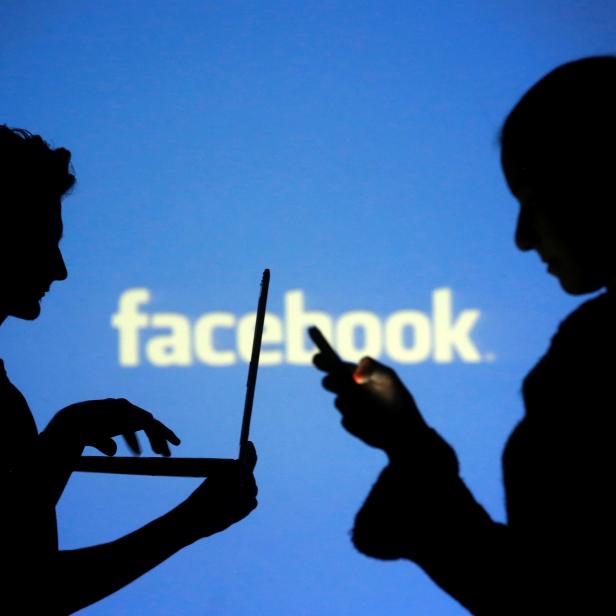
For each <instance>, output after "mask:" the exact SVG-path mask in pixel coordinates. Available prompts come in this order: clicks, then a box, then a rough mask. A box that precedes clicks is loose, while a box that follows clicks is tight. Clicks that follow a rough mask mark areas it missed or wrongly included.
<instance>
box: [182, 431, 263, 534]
mask: <svg viewBox="0 0 616 616" xmlns="http://www.w3.org/2000/svg"><path fill="white" fill-rule="evenodd" d="M256 463H257V452H256V450H255V447H254V445H253V444H252V443H251V442H250V441H248V442H247V444H246V446H245V450H244V456H243V458H242V459H241V460H236V461H234V463H233V464H229V465H227V466H226V467H224V468H223V467H221V468H220V469H219V470H217V471H215V472H213V473H211V474H210V476H209V477H208V478H207V479H206V480H205V481H203V483H202V484H201V485H200V486H199V487H198V488H197V489H196V490H195V491H194V492H193V493H192V494H191V495H190V496H189V497H188V498H187V499H186V500H185V501H184V502H183V503H182V504H181V505H179V506H178V507H177V509H176V513H177V514H178V515H179V516H180V519H179V523H180V524H179V525H178V528H181V529H182V531H183V532H185V533H187V534H188V536H189V540H190V541H196V540H197V539H202V538H203V537H209V536H210V535H213V534H215V533H219V532H222V531H223V530H225V529H226V528H228V527H229V526H231V525H233V524H235V523H236V522H239V521H240V520H242V519H243V518H245V517H246V516H247V515H248V514H249V513H250V512H251V511H252V510H253V509H255V507H256V506H257V484H256V482H255V478H254V475H253V471H254V468H255V465H256Z"/></svg>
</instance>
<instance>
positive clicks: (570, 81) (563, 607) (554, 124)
mask: <svg viewBox="0 0 616 616" xmlns="http://www.w3.org/2000/svg"><path fill="white" fill-rule="evenodd" d="M501 162H502V167H503V171H504V175H505V179H506V181H507V185H508V187H509V189H510V191H511V192H512V194H513V196H514V197H515V198H516V200H517V201H518V203H519V208H520V209H519V216H518V221H517V227H516V230H515V242H516V245H517V246H518V248H519V249H520V250H523V251H529V250H533V251H535V252H537V254H538V255H539V257H540V258H541V260H542V261H543V262H544V263H546V265H547V269H548V272H549V273H550V274H552V275H553V276H555V277H556V278H557V279H558V281H559V283H560V285H561V287H562V288H563V290H564V291H565V292H566V293H569V294H572V295H584V294H588V293H594V292H597V291H602V292H601V293H599V294H598V295H596V296H595V297H593V298H592V299H590V300H589V301H586V302H585V303H583V304H582V305H581V306H580V307H579V308H578V309H577V310H575V311H574V312H573V313H572V314H571V315H569V316H568V317H567V318H566V319H565V320H564V321H563V322H562V323H561V324H560V327H559V328H558V331H557V332H556V334H555V335H554V337H553V338H552V341H551V344H550V346H549V348H548V350H547V352H546V354H545V355H544V356H543V357H542V358H541V359H540V360H539V362H538V363H537V364H536V366H535V367H534V368H533V369H532V370H531V372H530V373H529V374H528V375H527V376H526V378H525V380H524V384H523V397H524V404H525V408H526V413H525V416H524V418H523V419H522V421H520V423H519V424H518V425H517V426H516V428H515V429H514V431H513V433H512V434H511V436H510V438H509V440H508V443H507V446H506V448H505V451H504V456H503V473H504V486H505V493H506V505H507V523H506V524H500V523H496V522H494V521H493V520H491V519H490V517H489V516H488V514H487V513H486V512H485V510H484V509H483V508H482V507H481V506H480V505H479V504H478V503H477V502H476V501H475V499H474V498H473V496H472V494H471V493H470V492H469V490H468V489H467V488H466V486H465V485H464V483H463V482H462V480H461V479H460V476H459V473H458V461H457V458H456V455H455V453H454V451H453V450H452V449H451V447H450V446H449V445H448V444H447V443H446V442H445V441H444V440H443V439H442V438H441V437H440V436H439V435H438V434H437V433H436V432H435V431H434V430H432V429H431V428H430V427H429V426H428V425H427V423H426V422H425V420H424V419H423V418H422V416H421V414H420V412H419V410H418V409H417V406H416V405H415V402H414V400H413V397H412V396H411V394H410V393H409V392H408V390H407V389H406V388H405V387H404V385H403V384H402V383H401V382H400V380H399V379H398V377H397V375H396V374H395V373H394V372H393V371H392V370H391V369H389V368H387V367H385V366H383V365H381V364H379V363H378V362H376V361H374V360H372V359H370V358H364V359H363V360H361V361H360V362H359V364H358V365H357V366H353V365H347V366H345V367H344V368H341V367H340V366H339V365H338V366H336V363H335V362H334V361H333V360H332V357H331V354H328V353H325V352H321V353H320V354H318V355H316V356H315V364H316V366H317V367H318V368H320V369H321V370H324V371H326V372H328V375H327V376H326V377H325V379H324V386H325V387H326V388H327V389H329V390H331V391H333V392H335V393H336V394H337V398H336V406H337V407H338V409H339V410H340V412H341V414H342V423H343V425H344V427H345V428H346V429H347V430H348V431H349V432H351V434H353V435H355V436H357V437H358V438H360V439H362V440H363V441H365V442H366V443H367V444H369V445H372V446H373V447H378V448H380V449H383V450H384V451H385V452H386V454H387V455H388V458H389V464H388V465H387V467H386V468H385V469H384V470H383V472H382V473H381V475H380V477H379V478H378V480H377V482H376V484H375V485H374V487H373V488H372V491H371V492H370V494H369V496H368V498H367V500H366V502H365V503H364V505H363V507H362V508H361V510H360V511H359V513H358V514H357V517H356V520H355V526H354V529H353V542H354V544H355V546H356V547H357V548H358V549H359V550H360V551H361V552H363V553H364V554H367V555H369V556H373V557H376V558H381V559H387V560H389V559H398V558H405V559H409V560H411V561H414V562H416V563H417V564H418V565H420V566H421V567H422V568H423V569H424V570H425V571H426V572H427V573H428V575H430V576H431V577H432V579H433V580H434V581H435V582H436V583H437V584H439V585H440V586H441V587H442V588H443V589H444V590H445V591H446V592H448V593H449V594H450V595H452V596H453V597H454V598H456V599H457V600H458V601H459V602H460V603H461V604H462V605H464V606H465V607H466V608H467V609H468V610H469V611H471V612H472V613H474V614H481V615H491V616H497V615H503V614H520V615H521V614H541V615H552V614H564V613H574V614H598V613H603V612H605V611H608V610H609V607H608V606H609V605H611V604H612V603H613V591H612V585H613V582H612V579H611V578H612V572H613V565H612V562H611V559H612V558H613V554H614V530H613V528H614V520H615V518H616V516H615V514H616V510H615V506H614V504H613V495H612V492H613V485H614V470H615V462H614V455H615V454H614V440H615V439H614V430H613V424H614V422H613V416H614V413H615V411H616V394H615V393H614V391H615V387H614V377H615V372H616V371H615V368H616V362H615V360H614V354H615V352H616V351H615V350H616V310H615V308H616V302H615V298H614V293H615V292H616V291H615V290H614V288H613V287H614V286H615V285H616V238H615V225H614V221H615V213H616V57H594V58H586V59H582V60H579V61H576V62H571V63H568V64H565V65H563V66H560V67H559V68H557V69H555V70H554V71H552V72H551V73H549V74H548V75H546V76H545V77H544V78H543V79H541V80H540V81H539V82H538V83H537V84H536V85H534V86H533V87H532V88H531V89H530V90H529V91H528V92H527V93H526V94H525V95H524V96H523V97H522V99H521V100H520V101H519V102H518V104H517V105H516V106H515V108H514V109H513V111H511V113H510V114H509V116H508V117H507V119H506V121H505V124H504V126H503V129H502V134H501ZM351 375H353V378H351ZM457 412H459V413H464V409H458V410H457Z"/></svg>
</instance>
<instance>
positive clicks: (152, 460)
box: [75, 269, 270, 477]
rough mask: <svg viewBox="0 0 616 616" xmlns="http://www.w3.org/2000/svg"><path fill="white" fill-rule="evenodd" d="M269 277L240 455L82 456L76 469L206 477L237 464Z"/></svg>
mask: <svg viewBox="0 0 616 616" xmlns="http://www.w3.org/2000/svg"><path fill="white" fill-rule="evenodd" d="M269 280H270V271H269V269H266V270H265V271H264V272H263V276H262V278H261V292H260V294H259V303H258V305H257V316H256V321H255V332H254V336H253V339H252V354H251V356H250V363H249V365H248V379H247V381H246V396H245V399H244V413H243V416H242V427H241V430H240V447H239V453H238V458H237V459H233V458H160V457H151V456H150V457H148V456H143V457H130V456H117V457H105V456H81V458H80V459H79V460H78V462H77V464H76V466H75V470H76V471H81V472H87V473H114V474H120V475H151V476H159V477H207V476H208V475H210V474H211V473H213V472H216V471H217V470H219V469H221V468H223V467H226V466H228V465H230V464H236V463H237V462H238V461H239V460H242V459H243V458H244V455H245V451H246V445H247V443H248V436H249V433H250V420H251V418H252V404H253V401H254V395H255V388H256V385H257V370H258V368H259V355H260V353H261V338H262V337H263V323H264V321H265V308H266V305H267V292H268V289H269Z"/></svg>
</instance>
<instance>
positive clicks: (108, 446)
mask: <svg viewBox="0 0 616 616" xmlns="http://www.w3.org/2000/svg"><path fill="white" fill-rule="evenodd" d="M91 445H92V447H94V448H95V449H98V450H99V451H100V452H101V453H104V454H105V455H106V456H114V455H115V453H116V451H117V450H118V446H117V445H116V443H115V441H114V440H113V439H112V438H108V439H99V440H97V441H95V442H93V443H91Z"/></svg>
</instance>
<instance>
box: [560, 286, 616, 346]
mask: <svg viewBox="0 0 616 616" xmlns="http://www.w3.org/2000/svg"><path fill="white" fill-rule="evenodd" d="M614 295H616V294H614V293H602V294H600V295H597V296H596V297H593V298H592V299H590V300H588V301H586V302H584V303H583V304H582V305H581V306H579V307H578V308H576V309H575V310H574V311H573V312H572V313H571V314H570V315H569V316H568V317H566V318H565V319H564V321H562V322H561V324H560V325H559V327H558V330H557V331H556V334H555V335H554V337H553V338H552V346H561V345H566V346H572V345H573V346H575V347H580V349H584V348H586V349H591V348H593V347H596V346H598V345H600V346H601V347H605V344H606V343H607V341H608V340H615V339H616V321H615V320H614V311H615V309H616V299H615V297H614Z"/></svg>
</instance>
